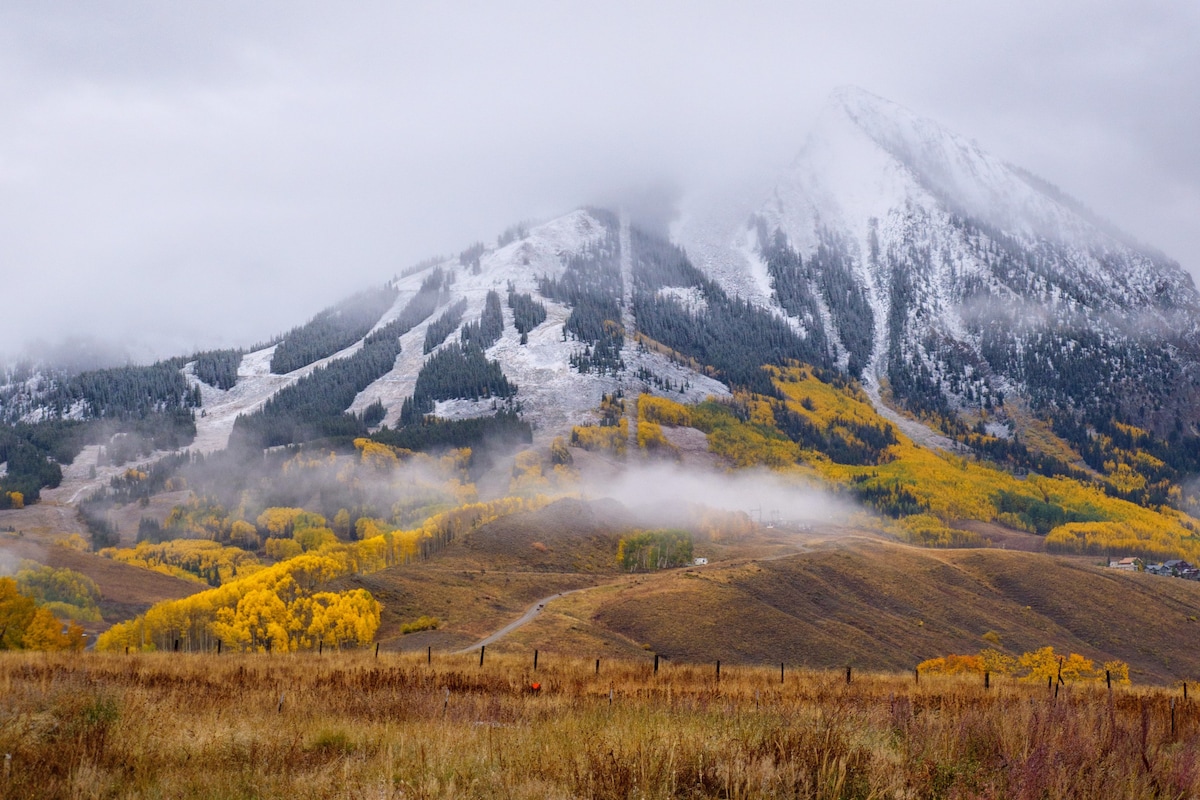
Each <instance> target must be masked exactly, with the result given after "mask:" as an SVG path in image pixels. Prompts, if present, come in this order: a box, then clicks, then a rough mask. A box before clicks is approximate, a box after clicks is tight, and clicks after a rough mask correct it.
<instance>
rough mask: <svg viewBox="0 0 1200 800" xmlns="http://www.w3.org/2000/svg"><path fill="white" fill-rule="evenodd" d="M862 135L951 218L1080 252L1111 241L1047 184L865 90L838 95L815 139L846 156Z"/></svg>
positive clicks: (843, 89) (844, 90)
mask: <svg viewBox="0 0 1200 800" xmlns="http://www.w3.org/2000/svg"><path fill="white" fill-rule="evenodd" d="M854 132H857V134H858V136H860V137H866V139H868V140H869V141H870V142H872V143H874V145H875V146H877V147H878V148H880V149H881V150H882V151H883V153H884V154H886V157H890V158H891V159H894V160H895V162H897V165H898V166H899V167H900V168H902V169H904V170H905V171H907V172H908V173H909V175H910V176H911V179H912V180H913V181H914V182H915V183H916V184H918V185H919V186H920V187H921V188H922V189H924V190H925V191H926V192H928V193H929V195H930V196H931V197H932V198H933V199H935V200H936V202H937V203H938V204H939V205H941V206H942V207H943V208H944V209H945V210H946V211H949V212H951V213H957V214H963V215H968V216H972V217H976V218H979V219H983V220H986V221H988V222H989V223H991V224H993V225H995V226H996V227H999V228H1001V229H1002V230H1005V231H1006V232H1008V233H1012V234H1016V235H1022V236H1037V237H1044V238H1047V239H1050V240H1053V241H1056V242H1060V243H1064V244H1070V245H1073V246H1077V247H1088V246H1090V245H1093V244H1096V243H1097V242H1098V241H1100V240H1104V239H1106V238H1107V236H1106V234H1104V233H1103V232H1102V231H1100V230H1098V229H1097V227H1096V226H1095V225H1094V224H1093V222H1092V220H1091V219H1090V218H1089V217H1087V216H1086V215H1080V214H1079V204H1078V203H1075V202H1074V201H1071V200H1070V199H1069V198H1066V197H1064V196H1062V195H1061V193H1058V192H1051V191H1047V189H1046V185H1045V184H1043V183H1042V182H1041V181H1038V180H1036V179H1031V178H1030V176H1029V175H1028V173H1025V172H1024V171H1022V170H1019V169H1017V168H1014V167H1013V166H1011V165H1010V164H1008V163H1007V162H1006V161H1004V160H1003V159H1001V158H999V157H997V156H995V155H993V154H991V153H989V152H987V151H986V150H984V149H983V148H982V147H980V146H979V144H978V143H977V142H975V141H973V140H971V139H968V138H966V137H964V136H960V135H958V134H956V133H953V132H952V131H949V130H948V129H946V128H944V127H943V126H941V125H940V124H938V123H937V122H935V121H933V120H931V119H929V118H927V117H922V116H920V115H918V114H916V113H914V112H912V111H910V110H909V109H907V108H905V107H904V106H901V105H899V104H897V103H893V102H891V101H890V100H885V99H884V98H881V97H878V96H876V95H874V94H871V93H870V92H867V91H865V90H863V89H860V88H858V87H841V88H839V89H837V90H836V91H834V92H833V94H832V95H831V96H830V98H829V101H828V102H827V104H826V107H825V109H824V111H823V113H822V115H821V117H820V121H819V123H818V125H817V127H816V130H815V131H814V133H813V138H814V139H815V140H822V139H823V140H826V141H834V142H836V143H838V146H839V147H840V148H841V149H842V150H843V151H845V150H846V149H848V148H852V149H854V150H858V151H861V149H862V147H861V143H855V142H854V139H855V136H854ZM843 155H851V154H850V153H844V154H843ZM853 155H855V156H857V157H858V158H861V157H862V153H861V152H858V153H853ZM872 160H874V161H876V162H877V161H878V156H877V157H876V158H875V159H872ZM834 185H839V186H845V185H846V184H844V183H841V182H836V183H835V184H834ZM913 194H914V193H913V192H912V191H909V192H908V193H907V196H909V197H911V196H912V195H913ZM892 199H893V200H894V199H895V198H892Z"/></svg>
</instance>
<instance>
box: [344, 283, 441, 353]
mask: <svg viewBox="0 0 1200 800" xmlns="http://www.w3.org/2000/svg"><path fill="white" fill-rule="evenodd" d="M454 277H455V276H454V273H453V272H447V271H445V270H443V269H442V268H441V267H435V268H434V270H433V271H432V272H430V273H429V274H428V275H426V276H425V279H424V280H423V281H421V288H420V289H418V290H417V293H416V294H415V295H413V296H412V299H410V300H409V301H408V302H407V303H405V304H404V308H402V309H401V310H400V313H399V314H398V315H397V316H396V318H395V319H394V320H392V321H391V322H389V323H388V324H386V325H384V326H383V327H382V328H380V329H379V330H377V331H375V332H374V333H372V334H371V335H370V336H368V337H367V338H366V344H372V343H374V342H379V341H383V340H385V339H399V338H400V337H401V336H403V335H404V334H406V333H408V332H409V331H411V330H412V329H413V328H415V327H417V326H418V325H420V324H421V323H422V322H424V321H425V320H427V319H429V318H430V317H431V316H433V312H434V311H437V308H438V306H440V305H441V304H442V303H443V302H445V301H446V299H447V297H448V296H449V292H450V287H451V286H452V285H453V284H454Z"/></svg>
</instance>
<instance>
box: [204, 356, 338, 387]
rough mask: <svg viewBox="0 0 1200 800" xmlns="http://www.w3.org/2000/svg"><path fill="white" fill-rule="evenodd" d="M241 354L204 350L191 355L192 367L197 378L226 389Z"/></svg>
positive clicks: (231, 381)
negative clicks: (193, 360)
mask: <svg viewBox="0 0 1200 800" xmlns="http://www.w3.org/2000/svg"><path fill="white" fill-rule="evenodd" d="M335 352H336V351H335ZM243 355H245V351H244V350H206V351H204V352H202V353H196V354H195V355H194V356H192V358H193V359H195V361H196V364H195V366H194V367H193V368H192V369H193V370H194V371H195V375H196V378H197V379H198V380H201V381H203V382H204V383H207V384H208V385H209V386H213V387H215V388H217V389H223V390H226V391H228V390H229V389H232V388H233V387H234V384H236V383H237V374H238V367H240V366H241V364H242V356H243Z"/></svg>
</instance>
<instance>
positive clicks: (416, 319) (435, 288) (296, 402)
mask: <svg viewBox="0 0 1200 800" xmlns="http://www.w3.org/2000/svg"><path fill="white" fill-rule="evenodd" d="M453 282H454V274H453V273H452V272H451V273H447V272H446V271H444V270H442V269H441V268H440V267H438V268H435V269H434V270H433V271H432V272H431V273H430V274H429V275H428V276H426V278H425V279H424V280H423V281H422V283H421V288H420V289H419V290H418V291H417V294H416V295H414V296H413V298H412V299H411V300H409V302H408V303H407V304H406V305H405V307H404V308H403V309H402V310H401V312H400V314H399V315H398V316H397V317H396V319H394V320H392V321H391V322H389V323H388V324H386V325H384V326H383V327H381V328H380V329H379V330H377V331H375V332H374V333H372V334H370V335H369V336H367V337H366V338H365V339H364V340H363V347H362V349H361V350H359V351H358V352H357V353H354V354H353V355H351V356H348V357H346V358H339V359H336V360H334V361H331V362H330V363H329V364H327V365H325V366H324V367H320V368H318V369H315V370H313V371H312V373H310V374H309V375H306V376H305V377H303V378H301V379H300V380H298V381H297V382H296V383H294V384H292V385H291V386H289V387H287V388H285V389H282V390H280V391H279V392H278V393H277V394H276V395H275V396H274V397H272V398H271V399H270V400H268V401H267V403H266V404H265V405H264V406H263V407H262V409H260V410H259V411H257V412H255V413H253V414H249V415H244V416H240V417H238V419H237V421H236V422H235V423H234V428H233V436H232V437H231V439H230V443H231V444H232V445H235V446H238V447H251V448H257V449H261V448H264V447H275V446H278V445H285V444H295V443H299V442H305V441H311V440H313V439H321V438H343V439H349V438H353V437H357V436H364V435H366V433H367V428H368V427H370V426H371V425H375V424H378V423H379V422H380V421H382V419H383V417H384V414H385V413H386V410H385V409H384V408H383V405H382V404H381V403H374V404H372V405H371V406H370V407H368V409H366V410H365V411H364V413H363V414H362V415H361V416H357V415H354V414H350V413H347V412H346V409H347V408H349V407H350V405H351V404H352V403H353V402H354V398H355V397H357V396H358V393H359V392H361V391H362V390H363V389H365V388H367V387H368V386H370V385H371V384H372V383H374V382H375V381H376V380H378V379H379V378H381V377H383V376H384V375H385V374H387V373H388V372H389V371H390V370H391V369H392V368H393V367H394V366H395V363H396V357H397V356H398V355H400V337H401V336H403V335H404V334H406V333H408V332H409V331H410V330H412V329H413V328H414V327H416V326H417V325H419V324H421V323H422V322H424V321H425V320H426V319H428V318H429V317H430V315H432V314H433V312H434V311H435V310H436V309H437V307H438V305H439V304H440V303H441V301H442V300H443V299H444V298H445V296H446V293H447V291H448V288H449V286H450V285H451V284H452V283H453ZM418 383H420V381H419V380H418Z"/></svg>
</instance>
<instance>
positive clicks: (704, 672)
mask: <svg viewBox="0 0 1200 800" xmlns="http://www.w3.org/2000/svg"><path fill="white" fill-rule="evenodd" d="M528 656H529V654H528V653H525V654H523V655H517V654H510V655H507V656H494V655H493V654H492V653H490V652H488V653H487V654H486V657H485V662H484V664H483V665H482V666H480V664H479V658H478V656H477V655H475V654H470V655H463V656H446V655H435V656H434V658H433V663H432V664H427V663H426V658H425V656H424V654H420V655H414V654H409V655H397V654H389V653H383V654H381V655H379V656H378V657H376V656H375V655H374V654H373V653H372V652H371V651H366V652H352V653H330V652H326V653H325V654H324V655H316V654H303V655H290V656H263V655H260V656H228V655H226V656H221V657H218V656H212V655H172V654H167V653H162V654H150V655H131V656H123V655H95V654H86V653H85V654H67V655H46V654H3V656H0V753H2V754H5V755H4V759H5V760H4V766H3V773H2V774H0V796H4V797H12V798H31V799H32V798H59V797H64V798H65V797H96V798H158V797H164V798H165V797H171V798H192V797H196V798H199V797H203V798H247V797H255V798H276V797H278V798H289V799H290V800H297V799H298V798H340V797H349V798H413V797H419V798H454V797H488V798H492V797H495V798H501V797H502V798H568V797H593V798H631V797H639V798H667V797H684V798H686V797H725V798H754V797H802V798H944V797H994V798H1009V797H1012V798H1026V797H1028V798H1087V799H1088V800H1104V799H1105V798H1123V799H1128V798H1152V797H1155V798H1157V797H1194V796H1196V795H1197V793H1200V763H1198V761H1197V753H1198V752H1200V708H1197V706H1196V704H1195V702H1194V701H1185V700H1183V699H1182V696H1181V695H1180V693H1179V692H1178V691H1177V690H1175V689H1139V688H1114V689H1113V691H1112V692H1111V693H1109V692H1108V691H1106V690H1105V688H1104V686H1103V685H1099V686H1096V685H1086V686H1074V685H1067V686H1064V687H1063V688H1062V689H1061V690H1059V691H1058V692H1054V691H1048V690H1047V687H1046V686H1045V685H1044V684H1039V685H1027V684H1019V683H1016V682H1013V681H1012V680H1011V679H1007V678H1006V679H1003V680H993V682H992V685H991V688H989V689H985V688H984V686H983V685H982V683H981V682H980V681H979V680H978V679H977V678H963V677H937V676H923V677H922V678H921V679H920V682H919V683H916V682H915V681H914V677H913V675H912V674H911V673H897V674H890V675H889V674H857V673H856V674H855V675H854V676H853V682H852V683H849V684H848V683H847V682H846V676H845V673H844V672H843V671H840V670H839V671H828V672H800V671H793V670H789V671H787V672H786V674H785V675H784V676H783V680H782V681H781V678H780V670H779V669H778V668H748V667H728V666H726V667H725V668H724V669H723V670H722V672H721V673H720V676H719V677H718V675H717V672H716V668H715V665H712V664H709V665H693V666H682V665H673V664H666V663H664V664H662V666H661V667H660V670H659V672H658V673H657V674H656V673H655V672H654V668H653V666H652V663H651V662H649V661H615V660H606V661H602V662H601V664H600V667H599V672H598V673H597V671H596V665H595V663H594V662H593V661H591V660H587V661H584V660H577V659H576V660H571V659H564V658H561V657H553V658H543V659H542V660H541V662H540V663H539V668H538V669H537V670H536V671H534V669H533V665H532V661H531V659H530V658H529V657H528ZM535 683H536V684H540V691H534V690H533V689H532V688H531V687H532V685H533V684H535Z"/></svg>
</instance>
